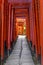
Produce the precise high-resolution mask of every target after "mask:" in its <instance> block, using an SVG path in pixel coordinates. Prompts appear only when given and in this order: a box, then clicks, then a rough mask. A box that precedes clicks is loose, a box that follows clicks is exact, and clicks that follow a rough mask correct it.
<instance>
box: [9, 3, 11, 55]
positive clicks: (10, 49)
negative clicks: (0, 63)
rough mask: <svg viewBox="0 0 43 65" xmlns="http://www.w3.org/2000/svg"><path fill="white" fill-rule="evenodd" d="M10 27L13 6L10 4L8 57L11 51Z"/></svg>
mask: <svg viewBox="0 0 43 65" xmlns="http://www.w3.org/2000/svg"><path fill="white" fill-rule="evenodd" d="M10 25H11V4H9V21H8V56H9V51H10V50H11V47H10V46H11V38H10V37H11V32H10V30H11V28H10Z"/></svg>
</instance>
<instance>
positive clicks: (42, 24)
mask: <svg viewBox="0 0 43 65" xmlns="http://www.w3.org/2000/svg"><path fill="white" fill-rule="evenodd" d="M40 44H41V65H43V0H40Z"/></svg>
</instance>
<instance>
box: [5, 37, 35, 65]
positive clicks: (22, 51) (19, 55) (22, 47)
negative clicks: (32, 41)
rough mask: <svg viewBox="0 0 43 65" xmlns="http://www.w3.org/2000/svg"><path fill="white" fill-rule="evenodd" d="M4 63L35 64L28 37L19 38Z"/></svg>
mask: <svg viewBox="0 0 43 65" xmlns="http://www.w3.org/2000/svg"><path fill="white" fill-rule="evenodd" d="M4 65H34V62H33V60H32V56H31V52H30V49H29V47H28V43H27V41H26V38H25V37H24V38H19V37H18V40H17V42H16V44H15V46H14V49H13V52H12V53H11V55H10V56H9V57H8V59H7V61H6V63H4Z"/></svg>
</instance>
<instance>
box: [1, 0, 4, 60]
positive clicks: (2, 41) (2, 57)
mask: <svg viewBox="0 0 43 65" xmlns="http://www.w3.org/2000/svg"><path fill="white" fill-rule="evenodd" d="M1 8H2V29H1V60H3V59H4V39H3V38H4V37H3V36H4V34H3V32H4V29H3V28H4V0H2V5H1Z"/></svg>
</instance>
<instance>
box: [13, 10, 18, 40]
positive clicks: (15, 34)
mask: <svg viewBox="0 0 43 65" xmlns="http://www.w3.org/2000/svg"><path fill="white" fill-rule="evenodd" d="M13 36H14V41H15V40H16V37H17V32H16V14H15V9H14V35H13Z"/></svg>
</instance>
